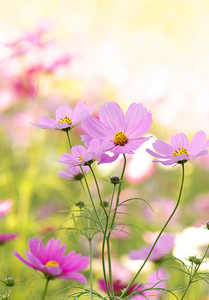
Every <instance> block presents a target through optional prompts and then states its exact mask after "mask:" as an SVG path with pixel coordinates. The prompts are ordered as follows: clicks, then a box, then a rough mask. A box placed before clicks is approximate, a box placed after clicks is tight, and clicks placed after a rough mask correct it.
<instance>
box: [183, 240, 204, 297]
mask: <svg viewBox="0 0 209 300" xmlns="http://www.w3.org/2000/svg"><path fill="white" fill-rule="evenodd" d="M208 249H209V245H208V246H207V248H206V250H205V253H204V255H203V257H202V258H201V261H200V264H199V265H198V266H197V267H195V269H194V271H192V274H190V277H189V281H188V284H187V286H186V288H185V290H184V293H183V294H182V296H181V298H180V299H179V300H183V299H184V297H185V295H186V293H187V291H188V289H189V287H190V285H191V284H192V281H193V279H194V277H195V275H196V274H197V271H198V269H199V267H200V266H201V264H202V262H203V260H204V258H205V256H206V254H207V252H208Z"/></svg>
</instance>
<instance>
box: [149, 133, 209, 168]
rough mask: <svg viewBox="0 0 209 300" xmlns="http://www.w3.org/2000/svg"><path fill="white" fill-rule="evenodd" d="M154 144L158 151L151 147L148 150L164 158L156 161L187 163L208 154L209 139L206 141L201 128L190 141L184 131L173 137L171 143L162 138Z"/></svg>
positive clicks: (153, 154)
mask: <svg viewBox="0 0 209 300" xmlns="http://www.w3.org/2000/svg"><path fill="white" fill-rule="evenodd" d="M152 145H153V148H154V150H155V151H156V152H157V153H155V152H153V151H152V150H150V149H147V150H146V151H147V152H148V153H149V154H151V155H152V156H154V157H157V158H160V159H162V160H154V162H161V163H162V164H163V165H172V164H175V163H185V162H187V161H188V160H191V159H193V158H195V157H198V156H202V155H205V154H207V153H208V150H207V148H208V146H209V140H207V141H206V133H205V132H204V131H202V130H200V131H197V132H196V134H195V135H194V137H193V138H192V140H191V142H190V143H189V141H188V138H187V136H186V135H185V134H184V133H177V134H176V135H174V136H172V137H171V142H170V145H169V144H167V143H165V142H163V141H161V140H157V141H156V142H155V143H153V144H152Z"/></svg>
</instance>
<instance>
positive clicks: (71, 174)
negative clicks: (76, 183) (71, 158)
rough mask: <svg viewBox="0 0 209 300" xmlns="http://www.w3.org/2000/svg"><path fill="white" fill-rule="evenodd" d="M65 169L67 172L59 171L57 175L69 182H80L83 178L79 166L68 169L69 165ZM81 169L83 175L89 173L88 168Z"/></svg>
mask: <svg viewBox="0 0 209 300" xmlns="http://www.w3.org/2000/svg"><path fill="white" fill-rule="evenodd" d="M65 168H66V171H67V172H65V171H59V172H58V174H57V175H58V176H60V177H63V178H66V179H71V180H81V179H82V178H83V173H82V171H81V168H80V167H79V166H75V167H70V166H69V165H66V166H65ZM82 169H83V172H84V173H87V172H88V171H89V167H88V166H83V167H82Z"/></svg>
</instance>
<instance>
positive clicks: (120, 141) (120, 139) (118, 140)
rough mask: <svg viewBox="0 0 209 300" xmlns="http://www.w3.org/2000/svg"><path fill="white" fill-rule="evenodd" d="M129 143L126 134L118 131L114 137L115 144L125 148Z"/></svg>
mask: <svg viewBox="0 0 209 300" xmlns="http://www.w3.org/2000/svg"><path fill="white" fill-rule="evenodd" d="M127 142H128V139H127V137H126V135H125V133H124V132H122V131H118V132H116V134H115V136H114V143H115V145H117V146H119V145H120V146H124V145H125V144H126V143H127Z"/></svg>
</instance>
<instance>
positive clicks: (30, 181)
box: [0, 0, 209, 300]
mask: <svg viewBox="0 0 209 300" xmlns="http://www.w3.org/2000/svg"><path fill="white" fill-rule="evenodd" d="M1 4H2V5H1V12H0V33H1V34H0V124H1V126H0V148H1V156H0V187H1V188H0V200H1V201H4V202H3V203H2V208H1V203H0V259H1V265H0V266H1V273H0V280H1V281H4V280H5V278H6V277H15V281H16V282H17V283H18V284H17V285H16V286H15V287H14V288H13V290H12V295H13V299H20V300H25V299H41V296H42V293H43V289H44V280H42V278H41V276H40V275H39V274H38V273H37V272H35V271H34V270H32V269H31V268H28V267H27V266H25V265H23V264H22V263H21V262H20V261H18V260H17V258H16V257H15V256H14V255H12V252H13V250H14V249H15V250H16V251H18V253H21V255H23V256H24V251H25V250H27V249H28V241H29V239H30V238H33V237H39V238H43V242H44V243H45V244H46V242H47V241H48V240H49V239H50V238H51V237H55V238H60V239H62V242H63V243H66V244H67V250H68V252H69V251H71V250H76V252H77V253H82V255H86V256H87V255H88V254H89V253H88V241H87V240H86V239H85V238H84V236H82V235H79V234H78V233H76V230H70V229H69V230H66V229H64V228H65V227H68V228H73V227H74V226H75V224H74V219H73V218H72V216H73V215H75V216H76V215H77V213H78V212H79V208H78V207H76V206H75V203H76V201H78V200H84V201H85V199H84V195H83V191H82V190H81V188H80V185H79V183H77V182H75V181H70V180H68V179H64V178H61V177H59V176H58V175H57V173H58V172H59V171H61V170H64V165H62V164H60V163H59V162H58V160H59V159H60V155H61V154H63V153H66V152H69V145H68V142H67V139H66V135H64V134H62V133H61V132H60V131H55V130H50V129H45V130H42V129H38V128H36V127H34V126H33V125H31V123H37V121H38V118H39V116H40V115H46V116H49V117H51V118H55V111H56V109H57V108H58V107H59V106H60V105H63V104H68V105H70V106H71V107H75V106H76V104H77V103H78V102H80V101H85V102H87V105H88V107H89V106H90V105H92V104H94V109H93V113H92V115H93V116H97V114H98V107H99V106H100V105H102V104H104V103H105V102H110V101H116V102H117V103H118V104H119V105H120V106H121V107H122V108H123V109H124V111H126V110H127V108H128V106H129V105H130V104H131V103H132V102H136V103H142V104H143V105H144V106H146V107H147V109H148V110H150V111H151V112H152V117H153V123H152V126H151V129H150V130H149V133H148V136H150V135H152V136H153V137H152V138H151V139H150V140H149V141H148V142H146V143H145V144H143V146H142V147H140V149H139V150H137V151H136V152H135V155H134V156H132V155H129V156H128V157H127V169H126V173H125V183H124V190H123V191H122V193H121V199H122V200H125V199H128V198H134V197H135V198H137V197H139V198H142V199H145V200H146V201H147V202H148V203H149V204H150V205H151V207H152V208H153V211H154V212H153V211H152V210H151V209H150V207H149V206H148V205H147V204H146V203H145V202H143V201H140V200H135V201H131V202H130V203H129V204H128V205H126V206H123V207H121V208H120V213H119V215H118V218H119V220H120V224H121V225H120V226H121V227H120V228H119V230H118V231H116V232H115V234H113V237H112V240H111V247H112V250H113V276H115V278H117V279H120V280H121V281H122V282H125V283H127V282H128V280H130V278H131V277H132V276H133V274H134V272H135V271H137V269H138V268H139V266H140V264H141V260H139V259H138V260H131V259H130V251H133V250H138V249H140V248H141V247H145V246H147V245H148V244H150V243H151V242H152V241H153V239H154V237H155V236H156V232H158V231H159V230H160V229H161V228H162V226H163V224H164V223H165V222H166V220H167V218H168V216H169V215H170V213H171V211H172V209H173V208H174V206H175V203H176V200H177V197H178V190H179V185H180V180H181V174H180V170H179V168H178V167H173V166H171V167H164V166H162V165H159V164H154V163H152V160H153V158H152V157H151V156H150V155H149V154H148V153H146V152H145V149H146V148H147V147H150V148H151V147H152V146H151V145H152V143H153V142H154V141H155V139H156V138H157V139H162V140H164V141H167V142H169V140H170V137H171V136H172V135H174V134H176V133H181V132H184V133H185V134H187V136H189V138H192V136H193V135H194V134H195V132H196V131H198V130H203V131H205V132H206V133H207V136H209V84H208V82H209V40H208V32H209V18H208V15H209V3H208V1H206V0H205V1H204V0H199V1H196V0H175V1H174V0H170V1H167V0H158V1H155V0H140V1H139V0H129V1H128V0H112V1H104V0H88V1H82V0H76V1H72V0H70V1H64V0H63V1H49V0H44V1H40V0H38V1H32V0H28V1H23V0H17V1H15V2H14V1H11V0H7V1H6V2H4V3H3V1H1ZM81 134H83V131H82V129H81V128H80V127H79V126H77V127H75V129H74V131H73V132H72V140H73V142H74V144H76V143H80V138H79V136H80V135H81ZM121 164H122V160H121V159H120V158H119V159H118V160H117V161H116V162H114V163H112V164H104V165H103V164H101V165H99V166H96V174H97V176H98V178H99V180H100V186H101V190H102V192H103V196H104V197H106V200H109V198H110V195H111V186H110V184H109V183H108V182H106V180H108V179H109V177H110V176H113V175H114V176H119V175H120V172H121ZM185 169H186V174H185V176H186V178H185V187H184V191H183V195H182V201H181V205H180V208H179V209H178V211H177V213H176V214H175V216H174V218H173V219H172V221H171V223H170V224H169V226H168V228H167V229H166V232H167V233H169V234H172V235H173V236H174V242H173V241H172V243H171V244H172V246H171V249H170V250H169V251H170V252H171V253H172V254H173V255H174V256H176V257H177V258H179V259H181V260H183V261H184V262H185V263H187V262H188V261H187V259H188V258H189V256H197V257H199V256H201V255H202V253H203V249H205V247H206V246H207V245H208V243H209V232H208V231H207V230H206V229H205V228H204V224H206V223H207V221H208V220H209V184H208V178H209V155H206V156H203V157H200V158H197V159H195V160H194V161H192V162H191V163H188V164H186V168H185ZM87 176H88V177H89V178H88V179H89V181H90V184H91V183H92V185H91V188H92V191H93V194H95V195H96V189H95V186H94V183H93V181H92V182H91V180H92V179H91V176H90V175H87ZM104 200H105V199H104ZM5 201H7V202H5ZM77 226H79V224H78V225H77ZM120 229H121V230H120ZM123 231H126V232H128V234H125V233H124V232H123ZM11 234H12V235H11ZM167 246H170V245H168V244H167V242H165V245H163V246H162V247H165V249H167ZM93 253H94V260H93V267H94V270H95V271H94V272H95V287H96V288H97V289H98V290H99V287H100V285H99V283H98V280H100V279H101V278H102V271H101V238H100V236H99V235H98V236H96V237H95V239H94V241H93ZM206 260H207V258H206ZM157 264H159V262H156V261H155V259H153V261H149V262H148V264H147V265H146V268H145V269H144V270H143V272H142V275H140V278H138V281H139V282H140V281H142V282H146V281H147V280H148V276H149V274H150V273H151V271H152V270H154V269H156V265H157ZM163 265H164V264H163ZM166 265H167V272H168V273H169V274H170V275H169V276H171V280H170V282H169V287H170V288H172V289H175V288H177V287H179V286H180V287H182V286H184V285H185V284H186V283H187V282H186V279H185V275H184V274H183V273H182V274H180V275H179V274H178V273H177V271H176V268H177V267H178V263H177V262H174V261H172V260H168V261H167V262H166ZM201 270H202V271H206V272H209V264H208V263H207V262H205V263H204V264H203V265H202V266H201ZM88 273H89V269H86V270H84V271H83V274H84V275H85V276H86V277H87V279H88ZM73 284H74V282H73V281H72V280H62V279H56V280H54V281H52V283H50V287H49V291H48V294H47V296H48V298H47V299H52V298H50V297H53V296H54V297H53V299H63V298H64V297H67V296H68V295H69V294H70V292H69V290H68V289H65V290H63V291H62V292H61V293H60V294H58V295H56V293H57V292H58V291H60V290H62V289H64V288H65V287H68V286H69V285H73ZM5 290H6V287H5V285H4V284H3V283H2V284H1V283H0V295H3V294H5ZM100 292H101V290H100ZM101 293H102V292H101ZM177 293H178V292H177ZM179 295H180V294H179ZM168 297H170V298H168V299H174V298H172V296H171V295H170V296H168ZM152 299H155V298H152ZM156 299H157V298H156ZM158 299H159V298H158ZM160 299H165V298H163V296H162V298H160ZM185 299H189V300H207V299H209V288H208V284H207V283H206V282H201V283H195V284H194V286H192V287H191V290H189V292H188V294H187V296H186V298H185Z"/></svg>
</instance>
